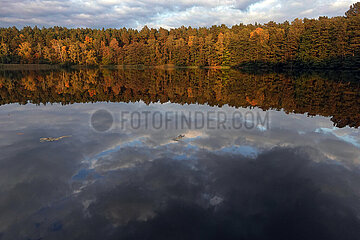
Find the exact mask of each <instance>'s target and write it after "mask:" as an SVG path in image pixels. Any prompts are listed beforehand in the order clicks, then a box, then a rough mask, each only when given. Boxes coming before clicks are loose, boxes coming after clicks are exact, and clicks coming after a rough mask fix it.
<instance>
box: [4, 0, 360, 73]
mask: <svg viewBox="0 0 360 240" xmlns="http://www.w3.org/2000/svg"><path fill="white" fill-rule="evenodd" d="M359 8H360V2H358V3H355V4H353V5H352V6H351V7H350V9H349V10H348V11H347V12H346V13H345V16H339V17H332V18H329V17H320V18H319V19H307V18H305V19H295V20H294V21H292V22H291V23H290V22H288V21H286V22H283V23H276V22H269V23H266V24H248V25H244V24H238V25H234V26H232V27H227V26H226V25H221V26H212V27H209V28H206V27H200V28H192V27H184V26H183V27H180V28H175V29H170V30H167V29H164V28H159V29H153V28H148V27H147V26H145V27H144V28H142V29H141V30H136V29H126V28H122V29H112V28H110V29H90V28H85V29H84V28H77V29H68V28H64V27H51V28H38V27H36V26H35V27H33V28H31V27H24V28H22V29H21V30H19V29H17V28H16V27H9V28H0V41H1V43H0V63H5V64H6V63H24V64H28V63H48V64H64V65H72V64H80V65H99V64H101V65H109V64H116V65H164V64H173V65H177V66H241V67H252V66H260V67H262V66H264V67H267V66H274V67H302V68H306V67H313V68H355V69H358V68H359V66H360V10H359Z"/></svg>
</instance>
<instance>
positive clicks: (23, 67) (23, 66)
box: [0, 64, 231, 70]
mask: <svg viewBox="0 0 360 240" xmlns="http://www.w3.org/2000/svg"><path fill="white" fill-rule="evenodd" d="M64 68H71V69H82V68H102V69H151V68H156V69H166V70H171V69H198V68H202V69H229V68H231V67H230V66H176V65H173V64H166V65H159V66H147V65H61V64H0V70H54V69H64Z"/></svg>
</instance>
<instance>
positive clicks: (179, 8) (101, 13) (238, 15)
mask: <svg viewBox="0 0 360 240" xmlns="http://www.w3.org/2000/svg"><path fill="white" fill-rule="evenodd" d="M351 4H352V0H343V1H334V0H325V1H320V0H315V1H311V0H305V1H301V2H300V1H294V0H291V1H285V0H224V1H220V0H210V1H205V0H198V1H190V0H179V1H175V0H138V1H131V0H92V1H83V0H64V1H56V0H54V1H53V0H16V1H12V0H3V1H2V3H1V5H0V26H1V27H8V26H14V25H15V26H17V27H23V26H34V25H38V26H47V27H49V26H54V25H57V26H65V27H91V28H102V27H105V28H108V27H113V28H121V27H131V28H142V27H143V26H144V25H148V26H150V27H165V28H174V27H180V26H182V25H185V26H193V27H197V26H211V25H215V24H216V25H219V24H226V25H233V24H239V23H254V22H260V23H265V22H268V21H271V20H275V21H280V22H281V21H285V20H290V21H291V20H293V19H294V18H303V17H308V18H313V17H318V16H322V15H328V16H337V15H343V14H344V12H345V11H346V10H347V9H348V8H349V6H350V5H351Z"/></svg>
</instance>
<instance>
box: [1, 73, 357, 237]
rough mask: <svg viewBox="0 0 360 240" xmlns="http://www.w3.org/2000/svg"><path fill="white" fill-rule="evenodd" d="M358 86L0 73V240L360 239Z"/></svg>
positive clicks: (287, 76)
mask: <svg viewBox="0 0 360 240" xmlns="http://www.w3.org/2000/svg"><path fill="white" fill-rule="evenodd" d="M359 79H360V77H359V75H358V74H357V73H353V72H340V73H339V72H301V73H299V72H297V73H293V72H281V73H279V72H244V71H238V70H233V69H227V70H214V69H212V70H210V69H168V70H164V69H143V70H135V69H128V70H110V69H78V70H53V71H52V70H46V71H45V70H44V71H1V72H0V105H1V106H0V124H1V128H0V139H1V141H0V150H1V154H0V165H1V168H0V186H1V188H0V193H1V194H0V213H1V214H0V239H359V236H360V188H359V184H360V171H359V163H360V135H359V133H360V131H359V129H358V127H359V126H360V84H359Z"/></svg>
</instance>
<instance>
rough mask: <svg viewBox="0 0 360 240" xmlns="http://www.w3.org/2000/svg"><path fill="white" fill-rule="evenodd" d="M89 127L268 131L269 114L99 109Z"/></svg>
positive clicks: (110, 129) (97, 128)
mask: <svg viewBox="0 0 360 240" xmlns="http://www.w3.org/2000/svg"><path fill="white" fill-rule="evenodd" d="M90 125H91V127H92V128H93V129H94V130H95V131H96V132H108V131H113V130H115V131H116V130H139V129H141V130H147V129H151V130H160V129H192V130H201V129H206V130H216V129H218V130H239V129H247V130H250V129H261V130H267V129H269V125H270V117H269V112H264V111H256V110H254V109H251V110H248V111H231V112H226V111H221V110H219V111H119V112H112V111H109V110H107V109H98V110H96V111H94V112H93V113H92V114H91V117H90Z"/></svg>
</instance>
